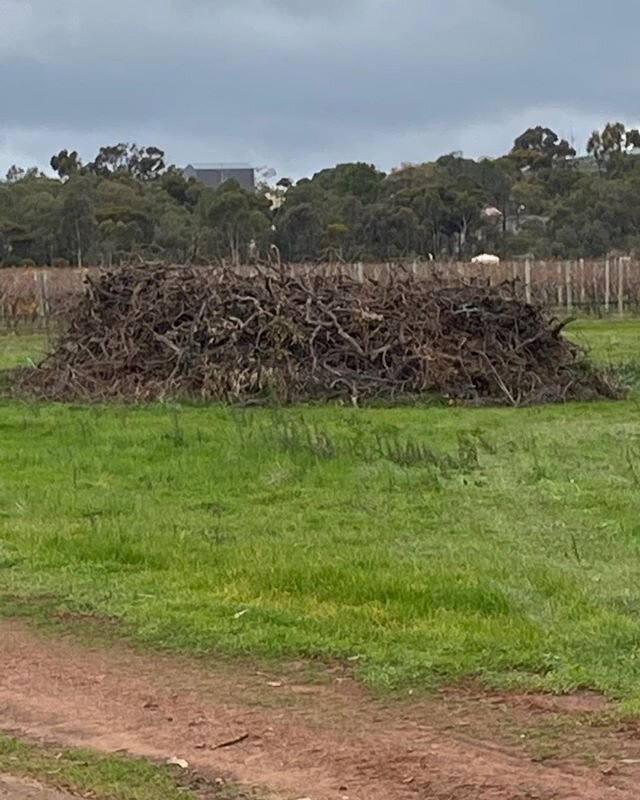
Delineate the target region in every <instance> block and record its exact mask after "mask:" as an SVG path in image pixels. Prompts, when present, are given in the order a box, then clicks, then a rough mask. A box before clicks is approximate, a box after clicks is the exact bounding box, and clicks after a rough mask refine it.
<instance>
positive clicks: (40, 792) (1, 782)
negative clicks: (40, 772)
mask: <svg viewBox="0 0 640 800" xmlns="http://www.w3.org/2000/svg"><path fill="white" fill-rule="evenodd" d="M0 800H73V797H72V795H70V794H64V793H63V792H58V791H56V790H55V789H48V788H47V787H46V786H41V785H40V784H39V783H33V782H32V781H24V780H20V779H18V778H12V777H11V776H9V775H0Z"/></svg>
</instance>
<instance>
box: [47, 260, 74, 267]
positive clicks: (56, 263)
mask: <svg viewBox="0 0 640 800" xmlns="http://www.w3.org/2000/svg"><path fill="white" fill-rule="evenodd" d="M51 266H52V267H55V268H56V269H58V268H62V267H69V266H71V265H70V264H69V260H68V259H66V258H54V259H53V261H52V262H51Z"/></svg>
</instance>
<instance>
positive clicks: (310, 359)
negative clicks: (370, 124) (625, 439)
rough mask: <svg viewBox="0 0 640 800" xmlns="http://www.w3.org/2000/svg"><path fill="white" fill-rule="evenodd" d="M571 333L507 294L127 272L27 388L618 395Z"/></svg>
mask: <svg viewBox="0 0 640 800" xmlns="http://www.w3.org/2000/svg"><path fill="white" fill-rule="evenodd" d="M562 327H563V326H562V324H560V323H558V322H557V321H555V320H553V319H550V318H548V317H547V316H546V314H545V312H544V310H543V309H542V308H540V307H538V306H532V305H527V304H526V303H524V302H522V301H521V300H518V299H517V298H516V296H515V293H514V288H513V286H512V285H509V284H505V285H503V286H501V287H493V288H490V287H485V286H480V287H477V286H474V287H470V286H459V287H456V288H450V287H449V288H445V287H438V286H434V285H433V283H429V282H425V281H420V280H416V279H415V278H413V277H412V276H411V275H408V274H405V273H403V272H401V271H399V272H398V274H397V276H395V277H391V278H390V279H388V280H385V281H383V282H375V281H371V280H367V281H365V282H364V283H360V282H358V281H356V280H354V279H352V278H349V277H347V276H344V275H338V276H333V277H326V276H324V277H320V276H313V275H311V276H307V277H295V276H291V275H288V274H286V273H285V272H282V273H278V274H276V273H260V274H258V275H254V276H247V275H244V276H242V275H238V274H236V273H234V272H230V271H225V270H221V269H202V268H195V267H194V268H191V267H167V266H155V265H154V266H150V265H146V266H128V267H123V268H118V269H117V270H111V271H106V272H102V273H100V274H98V275H95V276H90V277H89V278H88V280H87V287H86V291H85V293H84V295H83V297H82V299H81V300H80V301H79V303H78V306H77V308H76V310H75V312H74V313H73V314H72V315H71V319H70V321H69V325H68V327H67V330H66V332H65V333H64V334H63V335H62V337H61V339H60V340H59V342H58V344H57V346H56V348H55V349H54V350H53V352H52V353H51V354H50V355H49V357H48V358H46V359H45V361H44V362H43V363H42V364H41V365H40V366H39V367H36V368H31V369H27V370H23V371H22V372H21V373H20V374H19V375H18V377H17V380H16V391H18V392H19V393H21V394H23V395H24V394H29V395H35V396H38V397H42V398H48V399H54V400H70V399H73V400H77V399H83V400H91V401H99V400H105V399H109V398H121V399H133V400H150V399H157V398H169V397H172V398H180V397H191V398H203V399H215V400H221V401H224V402H230V403H251V402H261V401H268V400H276V401H279V402H284V403H290V402H296V401H307V400H325V399H344V400H347V401H348V402H354V403H356V402H359V401H371V400H382V401H385V402H394V401H398V400H400V399H401V398H406V397H410V396H422V395H425V394H426V393H437V394H440V395H444V396H446V397H449V398H451V399H455V400H462V401H472V402H498V403H506V404H510V405H521V404H526V403H541V402H557V401H562V400H568V399H590V398H594V397H614V396H619V393H620V392H619V388H618V387H617V386H616V385H615V383H614V382H612V381H611V380H610V379H609V378H608V377H607V375H606V374H604V373H602V372H600V371H598V370H596V369H595V368H593V367H591V366H590V365H589V363H588V361H587V359H586V358H585V356H584V354H583V353H582V351H581V350H580V349H579V348H578V347H576V346H575V345H574V344H572V343H571V342H569V341H568V340H567V339H565V338H564V337H563V335H562Z"/></svg>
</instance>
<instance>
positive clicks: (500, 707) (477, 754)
mask: <svg viewBox="0 0 640 800" xmlns="http://www.w3.org/2000/svg"><path fill="white" fill-rule="evenodd" d="M305 675H308V670H307V669H306V665H304V664H290V665H287V666H286V667H285V668H283V670H282V672H281V673H279V674H277V675H276V674H271V673H269V674H267V673H265V672H261V671H259V668H256V667H255V666H252V665H251V664H247V663H244V664H238V663H233V664H231V663H229V662H222V663H220V662H216V663H210V662H209V661H207V662H199V663H195V662H193V661H188V660H186V659H180V658H174V657H167V656H159V655H156V654H145V653H141V652H139V651H134V650H132V649H130V648H128V647H126V646H124V645H116V646H113V645H112V646H109V647H106V646H104V645H93V644H92V645H86V644H80V643H79V642H78V640H77V639H76V638H75V637H71V636H62V637H60V636H57V637H56V638H53V637H52V636H49V635H47V636H43V635H41V634H36V633H33V632H32V631H31V630H30V629H29V628H28V627H26V626H25V625H24V624H23V623H21V622H15V621H6V620H4V621H2V620H0V729H2V730H5V731H12V732H17V733H19V734H23V735H25V736H29V737H38V738H42V739H46V740H50V741H54V742H57V743H60V744H63V745H67V746H84V747H92V748H95V749H96V750H100V751H103V752H115V751H123V750H124V751H127V752H129V753H132V754H135V755H140V756H147V757H152V758H159V759H167V758H170V757H173V756H177V757H179V758H183V759H186V760H187V761H188V762H189V764H190V765H191V766H192V767H193V768H194V769H196V770H197V771H199V772H200V773H202V774H203V775H205V776H207V775H215V776H219V775H221V774H224V775H226V776H228V777H230V778H232V779H235V780H236V781H237V782H238V783H239V784H241V785H243V786H245V787H262V788H265V787H266V788H267V789H268V790H269V791H268V796H271V797H273V798H294V799H295V798H311V800H339V799H340V798H348V800H415V799H416V798H420V800H607V798H616V800H637V798H638V797H639V796H640V789H639V787H640V734H639V733H638V728H637V726H636V724H635V723H634V722H630V721H627V722H626V723H622V722H620V721H619V720H618V721H616V720H615V718H614V716H613V715H612V712H611V709H610V708H609V707H608V705H607V703H606V702H605V701H604V700H603V699H602V698H599V697H597V696H592V695H587V694H584V695H579V696H574V697H568V698H551V697H544V696H534V695H531V696H528V695H500V694H495V693H487V692H482V691H480V690H478V689H477V688H475V687H461V688H456V689H451V690H448V691H444V692H441V693H440V694H439V695H438V696H436V697H433V698H428V699H419V700H415V699H413V698H408V699H406V700H402V699H400V700H399V699H397V698H396V699H394V700H391V699H386V700H380V699H375V698H372V697H371V696H369V695H368V694H367V693H366V692H365V691H364V690H363V689H361V688H360V687H359V686H358V685H357V684H356V683H355V682H354V681H353V680H352V679H351V678H350V677H349V676H348V674H347V673H346V672H345V670H344V669H342V668H339V667H335V668H333V669H328V670H327V672H326V673H325V674H324V680H323V681H320V682H318V681H316V682H311V683H310V682H308V680H307V681H305V677H304V676H305ZM244 736H248V738H246V739H244V740H243V741H240V742H239V743H237V744H233V745H230V746H228V747H219V746H220V745H224V744H225V743H228V742H230V741H231V740H235V739H239V738H241V737H244ZM6 796H7V797H14V796H15V797H16V798H18V797H20V795H19V794H15V795H12V794H7V795H6ZM27 796H28V795H27ZM36 796H37V795H36ZM0 797H2V784H1V783H0Z"/></svg>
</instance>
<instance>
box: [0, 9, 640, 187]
mask: <svg viewBox="0 0 640 800" xmlns="http://www.w3.org/2000/svg"><path fill="white" fill-rule="evenodd" d="M639 30H640V2H638V0H617V2H615V3H613V4H612V5H611V7H607V8H603V6H602V3H601V2H599V0H598V2H596V0H0V61H1V65H0V98H1V99H2V110H1V111H0V171H2V173H4V172H5V171H6V169H7V168H8V167H9V166H10V165H11V164H13V163H19V164H21V165H23V166H29V165H36V164H37V165H38V166H41V167H43V166H46V165H47V164H48V161H49V158H50V156H51V155H52V154H53V153H54V152H57V151H58V150H60V149H61V148H64V147H66V148H69V149H77V150H78V151H79V152H80V153H81V155H82V156H83V157H85V158H88V157H91V156H93V155H94V153H95V151H96V150H97V148H98V147H99V146H100V145H103V144H111V143H114V142H116V141H136V142H138V143H140V144H153V145H157V146H159V147H162V148H163V149H165V150H166V152H167V156H168V158H169V159H170V160H171V161H173V162H175V163H178V164H181V165H182V164H186V163H188V162H189V161H194V162H203V161H243V162H250V163H252V164H253V165H255V166H258V165H269V166H272V167H274V168H275V169H276V170H277V171H278V173H279V174H280V175H292V176H294V177H299V176H300V175H304V174H309V173H312V172H313V171H315V170H317V169H319V168H322V167H324V166H329V165H332V164H335V163H337V162H341V161H351V160H365V161H371V162H374V163H376V164H378V165H379V166H380V167H382V168H385V169H388V168H390V167H391V166H393V165H395V164H398V163H400V162H401V161H424V160H428V159H431V158H434V157H436V156H438V155H441V154H443V153H445V152H451V151H453V150H462V151H463V152H464V153H465V154H466V155H469V156H474V157H476V156H483V155H497V154H500V153H501V152H505V151H506V150H507V148H508V147H509V146H510V144H511V141H512V140H513V138H514V137H515V136H516V135H517V134H518V133H520V132H521V131H522V130H524V129H525V128H526V127H528V126H529V125H530V124H545V125H549V126H551V127H553V128H555V129H556V130H557V131H558V132H559V133H562V134H563V135H564V136H566V137H568V138H569V137H571V136H572V134H573V135H574V136H575V141H576V145H577V146H578V148H579V149H581V148H583V146H584V142H585V140H586V138H587V136H588V134H589V132H590V131H591V130H592V129H593V128H594V127H600V126H602V125H603V124H604V123H605V122H606V121H608V120H609V119H614V118H615V119H622V120H624V121H626V122H628V123H629V124H631V123H634V124H636V123H637V121H638V116H639V115H640V70H639V68H638V67H637V63H636V62H637V55H636V53H637V35H638V31H639Z"/></svg>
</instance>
